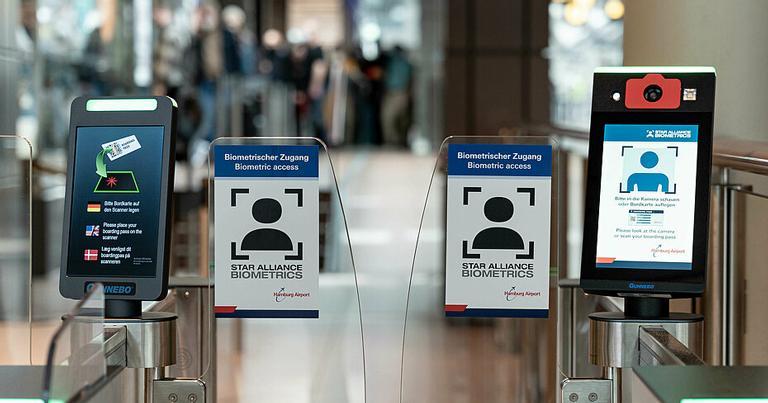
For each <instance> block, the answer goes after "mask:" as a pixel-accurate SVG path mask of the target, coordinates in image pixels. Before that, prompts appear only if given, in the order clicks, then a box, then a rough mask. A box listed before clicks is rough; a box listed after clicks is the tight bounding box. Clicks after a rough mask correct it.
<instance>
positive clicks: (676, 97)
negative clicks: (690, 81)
mask: <svg viewBox="0 0 768 403" xmlns="http://www.w3.org/2000/svg"><path fill="white" fill-rule="evenodd" d="M651 85H657V86H659V88H661V98H659V99H658V100H657V101H655V102H651V101H648V100H647V99H645V95H644V93H645V89H646V88H648V86H651ZM625 93H626V96H625V97H624V106H626V107H627V109H677V108H679V107H680V98H681V97H682V84H680V80H679V79H677V78H664V76H662V75H661V74H646V75H645V77H643V78H630V79H629V80H627V88H626V92H625Z"/></svg>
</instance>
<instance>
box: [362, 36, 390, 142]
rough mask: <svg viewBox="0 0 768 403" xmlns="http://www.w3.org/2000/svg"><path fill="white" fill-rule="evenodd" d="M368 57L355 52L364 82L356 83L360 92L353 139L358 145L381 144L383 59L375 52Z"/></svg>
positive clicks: (379, 53)
mask: <svg viewBox="0 0 768 403" xmlns="http://www.w3.org/2000/svg"><path fill="white" fill-rule="evenodd" d="M377 46H378V44H377ZM368 57H370V56H368ZM368 57H366V55H365V54H364V52H363V51H362V49H360V48H359V47H358V48H357V49H356V50H355V58H356V59H357V64H358V66H359V70H360V72H361V73H362V77H361V78H362V79H363V80H364V82H358V84H359V85H360V86H359V90H360V91H359V92H358V94H357V102H356V105H355V109H356V111H357V115H356V118H357V119H356V130H355V132H356V135H355V139H356V141H357V143H359V144H381V97H382V93H383V86H382V79H383V77H384V58H383V57H382V55H381V52H376V54H375V56H373V57H370V59H369V58H368Z"/></svg>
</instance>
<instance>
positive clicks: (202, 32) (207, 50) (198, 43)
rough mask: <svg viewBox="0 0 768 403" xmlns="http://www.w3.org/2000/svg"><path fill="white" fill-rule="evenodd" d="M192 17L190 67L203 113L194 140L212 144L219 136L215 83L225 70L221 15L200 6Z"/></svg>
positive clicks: (188, 58)
mask: <svg viewBox="0 0 768 403" xmlns="http://www.w3.org/2000/svg"><path fill="white" fill-rule="evenodd" d="M193 17H194V18H193V19H192V28H193V36H192V44H191V46H190V52H189V55H188V57H187V60H188V62H187V68H188V69H189V70H190V73H191V74H190V77H191V79H192V81H193V82H194V83H195V85H196V87H197V99H198V100H199V103H200V112H201V116H200V124H199V126H198V128H197V131H196V132H195V134H194V135H193V138H194V139H196V140H204V141H207V142H211V141H213V139H214V138H215V136H216V91H217V86H216V82H217V80H218V79H219V78H220V77H221V75H222V71H223V69H224V60H223V59H224V56H223V50H222V42H223V40H222V35H221V30H220V29H219V19H218V13H217V12H216V9H215V8H214V7H213V6H211V5H210V4H202V5H200V6H199V7H198V8H197V10H196V11H195V14H194V16H193Z"/></svg>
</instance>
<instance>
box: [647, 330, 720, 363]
mask: <svg viewBox="0 0 768 403" xmlns="http://www.w3.org/2000/svg"><path fill="white" fill-rule="evenodd" d="M638 336H639V344H640V350H639V351H640V363H641V364H645V363H653V362H656V363H658V364H659V365H706V363H705V362H704V361H703V360H702V359H701V358H699V356H697V355H696V353H694V352H693V351H691V350H690V349H689V348H688V347H687V346H686V345H684V344H683V343H681V342H680V340H678V339H676V338H675V336H673V335H671V334H669V332H667V330H666V329H664V328H661V327H645V326H640V330H639V333H638ZM646 353H647V354H650V356H648V357H644V356H645V354H646Z"/></svg>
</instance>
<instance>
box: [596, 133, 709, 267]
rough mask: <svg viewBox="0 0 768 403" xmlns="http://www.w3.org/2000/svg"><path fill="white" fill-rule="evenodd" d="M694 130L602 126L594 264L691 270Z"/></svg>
mask: <svg viewBox="0 0 768 403" xmlns="http://www.w3.org/2000/svg"><path fill="white" fill-rule="evenodd" d="M698 130H699V127H698V125H691V124H684V125H683V124H606V125H605V126H604V133H603V134H604V136H603V155H602V173H601V180H600V204H599V206H600V207H599V209H600V214H599V219H598V225H597V227H598V228H597V251H596V252H597V253H596V262H595V264H596V268H597V269H598V270H601V269H610V270H621V269H635V270H643V269H651V270H691V268H692V264H693V246H694V211H695V206H696V199H695V197H696V174H697V172H696V169H697V150H698Z"/></svg>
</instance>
